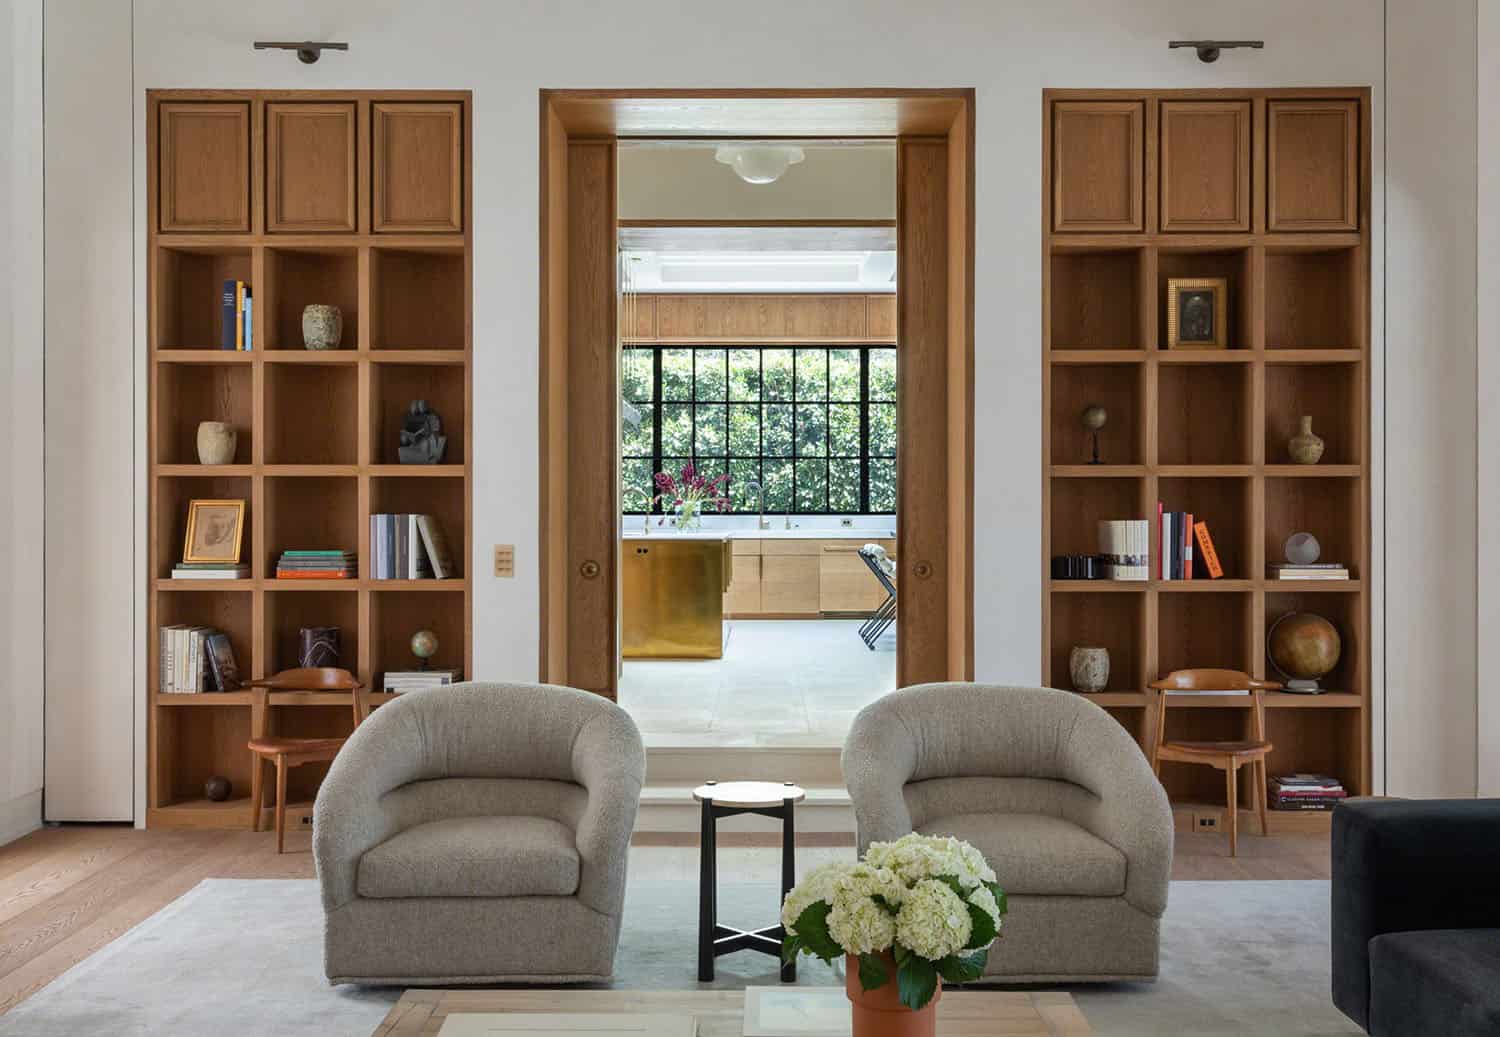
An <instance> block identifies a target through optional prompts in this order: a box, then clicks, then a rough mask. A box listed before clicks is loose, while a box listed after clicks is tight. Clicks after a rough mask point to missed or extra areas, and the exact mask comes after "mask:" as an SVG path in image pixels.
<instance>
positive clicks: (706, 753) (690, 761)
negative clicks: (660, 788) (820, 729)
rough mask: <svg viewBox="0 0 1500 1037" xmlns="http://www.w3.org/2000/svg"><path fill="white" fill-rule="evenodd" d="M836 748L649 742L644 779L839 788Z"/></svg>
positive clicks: (655, 782)
mask: <svg viewBox="0 0 1500 1037" xmlns="http://www.w3.org/2000/svg"><path fill="white" fill-rule="evenodd" d="M840 752H841V750H839V749H838V748H836V747H832V746H775V747H769V746H768V747H760V746H659V745H658V746H648V747H647V749H646V783H647V784H648V785H660V784H674V785H675V784H686V785H688V786H689V787H691V786H693V785H701V784H703V783H704V782H705V781H719V782H725V781H777V782H780V781H794V782H796V783H797V784H798V785H801V786H802V787H803V788H807V789H810V788H811V787H812V786H815V785H817V786H838V787H840V788H842V787H843V784H844V774H843V771H842V770H841V769H840V767H839V755H840Z"/></svg>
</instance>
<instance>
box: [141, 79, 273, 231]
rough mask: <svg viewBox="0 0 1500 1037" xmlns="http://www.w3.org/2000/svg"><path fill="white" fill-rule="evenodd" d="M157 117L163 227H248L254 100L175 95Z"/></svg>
mask: <svg viewBox="0 0 1500 1037" xmlns="http://www.w3.org/2000/svg"><path fill="white" fill-rule="evenodd" d="M157 118H158V120H159V126H158V142H159V143H158V146H159V147H160V149H161V150H160V154H159V155H158V158H157V180H158V183H157V190H158V191H159V192H160V194H159V195H158V202H159V205H158V209H159V212H158V217H159V219H160V223H161V229H162V231H163V232H197V233H202V232H205V231H225V232H236V231H238V232H241V233H243V232H245V231H248V230H249V229H250V104H249V102H247V101H232V102H223V103H218V102H214V103H210V102H206V101H173V102H168V103H164V104H162V105H161V106H160V107H159V108H158V110H157Z"/></svg>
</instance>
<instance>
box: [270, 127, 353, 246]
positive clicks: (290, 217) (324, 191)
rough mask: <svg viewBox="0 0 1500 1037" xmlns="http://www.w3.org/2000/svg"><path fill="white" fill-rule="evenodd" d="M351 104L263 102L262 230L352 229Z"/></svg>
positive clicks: (298, 231) (294, 231)
mask: <svg viewBox="0 0 1500 1037" xmlns="http://www.w3.org/2000/svg"><path fill="white" fill-rule="evenodd" d="M354 139H355V130H354V105H353V104H347V103H339V104H268V105H266V230H267V231H268V232H269V233H273V234H274V233H306V232H309V231H343V232H346V233H347V232H352V231H353V230H355V225H354V221H355V216H354V171H355V158H354Z"/></svg>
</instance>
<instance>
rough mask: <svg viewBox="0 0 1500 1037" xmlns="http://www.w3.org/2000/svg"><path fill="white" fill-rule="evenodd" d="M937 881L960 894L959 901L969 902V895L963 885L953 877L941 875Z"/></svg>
mask: <svg viewBox="0 0 1500 1037" xmlns="http://www.w3.org/2000/svg"><path fill="white" fill-rule="evenodd" d="M937 880H938V881H939V882H941V883H942V884H943V885H945V886H947V887H948V888H949V889H951V890H953V892H955V893H957V894H958V899H960V900H968V899H969V894H968V893H967V892H965V891H964V887H963V884H962V883H961V882H959V881H958V879H957V878H955V877H954V876H952V875H939V876H938V877H937Z"/></svg>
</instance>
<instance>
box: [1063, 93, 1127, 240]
mask: <svg viewBox="0 0 1500 1037" xmlns="http://www.w3.org/2000/svg"><path fill="white" fill-rule="evenodd" d="M1145 156H1146V151H1145V103H1144V102H1142V101H1058V102H1056V103H1055V104H1054V105H1053V106H1052V229H1053V230H1054V231H1079V232H1083V233H1110V232H1120V233H1130V232H1137V233H1138V232H1140V231H1142V230H1144V229H1145V216H1144V211H1145V205H1144V199H1143V184H1144V173H1143V167H1144V164H1145V160H1146V157H1145Z"/></svg>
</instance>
